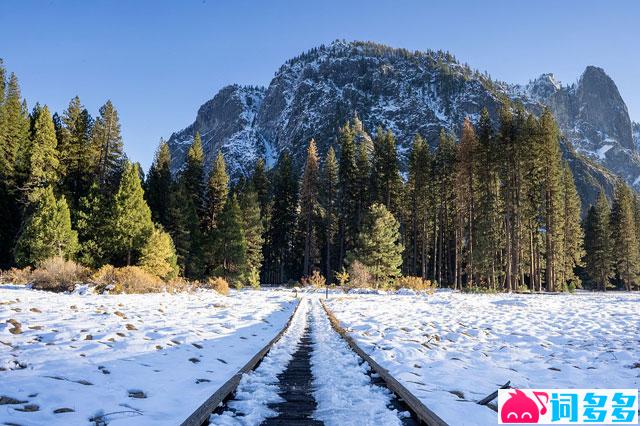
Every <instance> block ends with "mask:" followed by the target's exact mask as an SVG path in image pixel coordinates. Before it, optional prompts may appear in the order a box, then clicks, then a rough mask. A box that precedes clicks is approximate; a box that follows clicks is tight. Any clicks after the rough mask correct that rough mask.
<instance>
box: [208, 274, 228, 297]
mask: <svg viewBox="0 0 640 426" xmlns="http://www.w3.org/2000/svg"><path fill="white" fill-rule="evenodd" d="M203 287H205V288H208V289H211V290H214V291H217V292H218V293H220V294H222V295H224V296H228V295H229V283H228V282H227V280H225V279H224V278H222V277H213V278H209V279H207V282H206V284H205V285H204V286H203Z"/></svg>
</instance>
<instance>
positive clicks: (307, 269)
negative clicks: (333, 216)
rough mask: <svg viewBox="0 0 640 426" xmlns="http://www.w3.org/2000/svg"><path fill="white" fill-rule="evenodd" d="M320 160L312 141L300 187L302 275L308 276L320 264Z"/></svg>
mask: <svg viewBox="0 0 640 426" xmlns="http://www.w3.org/2000/svg"><path fill="white" fill-rule="evenodd" d="M319 181H320V159H319V158H318V149H317V148H316V142H315V141H314V140H313V139H311V141H310V142H309V147H308V148H307V160H306V162H305V165H304V171H303V173H302V185H301V187H300V197H299V203H300V225H301V227H302V233H303V235H304V246H303V266H302V275H303V276H308V275H309V274H310V273H311V271H312V268H313V267H317V266H318V265H319V263H320V248H319V237H318V232H319V230H318V226H319V223H320V217H321V214H322V212H321V206H320V199H319Z"/></svg>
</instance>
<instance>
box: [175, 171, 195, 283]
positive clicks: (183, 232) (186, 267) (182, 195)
mask: <svg viewBox="0 0 640 426" xmlns="http://www.w3.org/2000/svg"><path fill="white" fill-rule="evenodd" d="M192 195H193V194H191V193H190V191H189V189H188V188H187V184H186V179H185V175H183V176H182V178H181V179H180V180H179V181H178V182H176V183H175V184H174V185H173V188H172V190H171V194H170V197H169V213H168V217H169V225H168V226H167V231H169V233H170V234H171V238H172V239H173V242H174V245H175V248H176V255H177V258H178V265H179V266H180V269H181V271H182V274H183V275H184V276H185V277H187V278H202V277H203V274H204V265H203V263H204V262H203V256H204V255H203V239H204V237H203V234H202V229H201V227H200V219H199V217H198V209H197V208H196V205H195V203H194V197H193V196H192Z"/></svg>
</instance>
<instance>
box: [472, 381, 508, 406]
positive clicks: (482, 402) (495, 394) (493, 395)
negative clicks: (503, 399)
mask: <svg viewBox="0 0 640 426" xmlns="http://www.w3.org/2000/svg"><path fill="white" fill-rule="evenodd" d="M500 389H511V380H509V381H508V382H507V383H505V384H504V385H502V386H500ZM497 397H498V391H495V392H493V393H491V394H490V395H487V396H485V397H484V398H482V399H481V400H480V401H478V402H477V404H478V405H487V404H488V403H490V402H491V401H493V400H494V399H496V398H497Z"/></svg>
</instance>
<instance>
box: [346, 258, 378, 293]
mask: <svg viewBox="0 0 640 426" xmlns="http://www.w3.org/2000/svg"><path fill="white" fill-rule="evenodd" d="M372 285H373V277H372V276H371V272H369V269H368V268H367V267H366V266H365V265H364V264H363V263H362V262H360V261H358V260H354V261H353V262H351V265H349V287H351V288H366V287H371V286H372Z"/></svg>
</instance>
